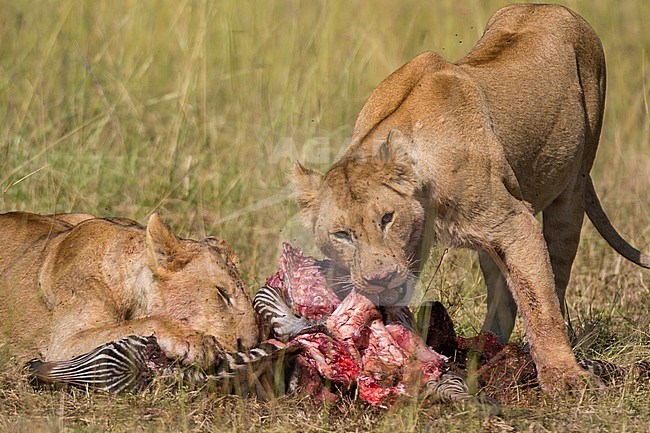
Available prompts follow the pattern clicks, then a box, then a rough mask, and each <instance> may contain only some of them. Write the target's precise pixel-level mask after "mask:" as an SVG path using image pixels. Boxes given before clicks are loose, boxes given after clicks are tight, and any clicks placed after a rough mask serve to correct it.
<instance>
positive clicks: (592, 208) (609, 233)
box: [585, 176, 650, 269]
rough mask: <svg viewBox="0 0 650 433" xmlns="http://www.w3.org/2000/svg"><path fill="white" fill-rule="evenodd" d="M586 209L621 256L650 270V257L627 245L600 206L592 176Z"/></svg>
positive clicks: (595, 224) (603, 235)
mask: <svg viewBox="0 0 650 433" xmlns="http://www.w3.org/2000/svg"><path fill="white" fill-rule="evenodd" d="M585 207H586V211H587V216H588V217H589V219H590V220H591V222H592V223H593V224H594V226H596V230H598V233H600V235H601V236H602V237H603V238H604V239H605V240H606V241H607V243H608V244H609V245H610V246H611V247H612V248H614V249H615V250H616V251H617V252H618V253H619V254H620V255H622V256H623V257H625V258H626V259H628V260H629V261H631V262H632V263H635V264H637V265H639V266H642V267H644V268H648V269H650V255H648V254H644V253H642V252H641V251H639V250H637V249H636V248H634V247H633V246H632V245H630V244H629V243H627V241H626V240H625V239H623V238H622V237H621V235H619V234H618V232H617V231H616V229H615V228H614V226H612V223H611V222H610V221H609V218H607V214H605V211H604V210H603V207H602V206H601V205H600V200H598V196H597V195H596V190H594V184H593V182H592V181H591V176H587V189H586V194H585Z"/></svg>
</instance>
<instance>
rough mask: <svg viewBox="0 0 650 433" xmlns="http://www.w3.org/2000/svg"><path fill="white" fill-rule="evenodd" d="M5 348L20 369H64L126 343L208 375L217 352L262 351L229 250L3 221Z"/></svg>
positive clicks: (143, 232)
mask: <svg viewBox="0 0 650 433" xmlns="http://www.w3.org/2000/svg"><path fill="white" fill-rule="evenodd" d="M0 238H1V239H2V240H3V241H2V248H0V318H1V319H0V343H5V344H8V347H9V350H10V351H11V353H12V354H13V355H15V356H16V357H17V359H18V360H21V361H26V360H28V359H30V358H34V357H38V358H41V359H43V360H45V361H53V360H65V359H69V358H72V357H74V356H77V355H80V354H83V353H86V352H89V351H91V350H93V349H94V348H96V347H98V346H100V345H103V344H105V343H108V342H112V341H117V340H120V339H122V338H125V337H127V336H129V335H141V336H150V335H154V336H155V337H156V339H157V341H158V344H159V345H160V347H161V349H162V350H163V352H164V353H165V355H166V356H167V357H169V358H171V359H177V360H179V361H180V362H182V363H183V364H194V365H199V366H206V367H208V366H210V365H211V364H212V362H213V361H214V357H215V355H216V353H217V352H218V351H219V348H222V349H225V350H230V351H234V350H238V349H245V348H250V347H252V346H254V345H256V344H257V342H258V328H257V318H256V314H255V312H254V310H253V308H252V304H251V299H250V296H249V293H248V290H247V289H246V287H244V284H243V283H242V280H241V279H240V277H239V274H238V270H237V266H236V257H235V256H234V254H233V253H232V251H231V250H230V247H229V246H228V245H227V244H226V243H225V242H223V241H220V240H217V239H215V238H206V239H203V240H201V241H193V240H183V239H179V238H178V237H177V236H176V235H174V233H172V232H171V230H170V229H169V227H167V226H166V225H165V224H164V223H163V222H162V221H161V219H160V218H159V217H158V215H157V214H154V215H152V216H151V218H150V219H149V222H148V224H147V227H146V228H143V227H141V226H140V225H138V224H137V223H135V222H133V221H130V220H127V219H101V218H93V217H92V216H91V215H84V214H69V215H61V216H51V217H48V216H41V215H35V214H31V213H22V212H14V213H7V214H2V215H0Z"/></svg>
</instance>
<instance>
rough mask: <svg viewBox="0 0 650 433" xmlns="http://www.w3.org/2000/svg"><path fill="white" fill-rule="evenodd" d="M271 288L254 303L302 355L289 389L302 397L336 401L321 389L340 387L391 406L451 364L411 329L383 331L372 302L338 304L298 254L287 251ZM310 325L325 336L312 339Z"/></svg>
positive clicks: (356, 298)
mask: <svg viewBox="0 0 650 433" xmlns="http://www.w3.org/2000/svg"><path fill="white" fill-rule="evenodd" d="M266 285H267V286H269V287H263V288H262V289H260V292H258V295H257V296H256V300H255V302H254V305H255V308H256V309H257V310H258V312H259V313H260V315H261V316H262V318H263V319H265V320H267V321H268V322H269V323H270V324H272V325H273V329H274V330H277V331H278V332H279V333H280V334H281V335H280V334H278V335H277V337H278V338H280V339H283V338H285V341H286V336H287V335H286V333H282V332H283V330H285V329H291V330H292V331H291V332H292V337H291V339H290V341H289V342H288V344H287V345H288V346H295V345H299V346H301V347H302V348H303V349H304V352H303V353H301V354H300V355H298V357H297V361H296V368H295V370H294V373H293V377H292V378H291V380H290V384H291V385H290V387H291V388H293V389H295V390H298V391H302V393H303V394H305V395H306V394H310V395H312V396H315V397H316V398H320V399H323V400H326V401H332V399H333V398H334V396H335V395H336V394H334V393H333V392H332V391H331V390H330V388H331V387H330V388H327V387H324V386H323V383H329V384H333V385H336V386H335V388H336V390H337V391H339V392H347V391H349V390H351V389H352V388H354V386H355V385H356V387H357V389H358V394H359V396H360V397H361V398H362V399H363V400H364V401H366V402H368V403H370V404H372V405H376V406H382V407H388V406H390V405H391V404H392V403H394V402H395V401H396V400H397V399H398V398H399V397H400V396H402V395H406V394H410V393H411V392H415V393H417V391H418V390H419V389H420V388H421V387H422V386H423V385H424V384H425V383H426V382H427V381H432V380H436V379H438V378H439V377H440V375H441V374H442V372H443V367H444V363H445V362H446V357H444V356H442V355H439V354H438V353H436V352H435V351H433V350H432V349H431V348H429V347H427V346H426V344H425V343H424V341H423V340H422V339H421V338H420V337H419V336H418V335H417V334H415V333H414V332H413V331H412V330H411V329H410V328H407V327H405V326H403V325H402V324H399V323H391V324H389V325H385V324H384V322H383V320H382V314H381V313H380V311H379V310H378V309H377V307H375V306H374V305H373V303H372V302H371V301H370V300H369V299H368V298H366V297H365V296H363V295H362V294H360V293H357V292H356V291H355V290H352V291H351V292H350V293H349V294H348V296H347V297H346V298H345V299H344V300H343V301H342V302H341V301H339V299H338V297H337V296H336V294H335V293H334V291H333V290H332V289H331V288H330V287H329V286H328V285H327V280H326V277H325V275H324V274H323V272H322V270H321V269H320V268H319V267H318V266H317V265H316V262H315V260H314V259H313V258H311V257H305V256H303V255H302V253H301V251H300V250H299V249H298V248H293V247H291V246H290V245H289V244H284V245H283V254H282V257H281V258H280V269H279V270H278V272H277V273H276V274H275V275H273V276H272V277H271V278H269V279H267V281H266ZM274 287H275V288H276V289H281V291H282V294H283V296H279V295H278V290H274V289H273V288H274ZM285 301H288V303H289V306H288V307H287V306H286V305H284V304H283V303H284V302H285ZM305 319H309V320H312V321H314V320H316V321H318V323H321V324H322V325H324V326H323V328H324V329H323V331H324V332H325V333H323V332H314V327H313V326H308V324H309V323H310V322H309V321H307V320H305ZM300 327H302V328H303V332H299V331H300ZM297 328H298V332H296V329H297ZM272 336H273V335H272Z"/></svg>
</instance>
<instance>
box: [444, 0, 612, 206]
mask: <svg viewBox="0 0 650 433" xmlns="http://www.w3.org/2000/svg"><path fill="white" fill-rule="evenodd" d="M456 64H457V65H459V66H460V67H461V69H462V70H464V71H466V72H467V73H468V74H469V75H470V76H471V77H472V78H473V79H474V80H476V82H477V83H478V84H479V85H480V87H481V89H482V90H483V92H484V95H485V98H486V102H487V106H489V116H490V118H491V120H492V122H493V128H494V131H495V133H496V135H497V137H498V138H499V142H500V143H501V145H502V146H503V148H504V150H505V154H506V158H507V160H508V163H509V165H510V166H511V167H512V169H513V171H514V172H515V175H516V176H517V179H518V180H519V185H520V187H521V191H522V193H523V198H524V199H525V200H526V201H528V202H529V203H531V205H533V208H534V209H535V211H539V210H541V209H544V208H545V207H546V206H548V204H549V203H550V202H551V201H552V200H553V199H554V198H555V196H556V195H557V194H558V193H559V191H558V187H562V186H563V185H565V183H564V182H565V181H564V179H566V178H567V177H569V176H570V174H571V173H572V172H573V171H574V170H575V168H576V165H577V166H578V167H577V168H578V169H579V170H582V171H583V172H584V173H588V172H589V168H590V167H591V165H592V163H593V160H594V158H595V155H596V148H597V146H598V138H599V136H600V129H601V123H602V115H603V108H604V101H605V75H606V74H605V56H604V53H603V48H602V45H601V43H600V39H599V38H598V35H597V34H596V32H595V31H594V30H593V28H592V27H591V26H590V25H589V24H588V23H587V22H586V21H585V20H584V19H582V18H581V17H580V16H579V15H578V14H576V13H575V12H573V11H571V10H569V9H567V8H565V7H564V6H560V5H545V4H525V5H524V4H521V5H511V6H507V7H504V8H503V9H500V10H499V11H498V12H496V13H495V14H494V15H493V17H492V18H491V19H490V21H489V22H488V24H487V27H486V29H485V32H484V34H483V36H482V37H481V39H480V41H479V42H478V43H477V44H476V46H475V47H474V48H473V49H472V51H471V52H470V53H469V54H467V56H465V57H464V58H462V59H461V60H459V61H458V62H457V63H456ZM583 119H584V121H586V122H584V121H582V120H583ZM578 120H580V121H578ZM549 132H550V133H549ZM549 144H552V146H553V147H552V148H550V149H549ZM551 149H552V150H551ZM531 154H535V155H536V154H543V158H531ZM540 161H541V162H540Z"/></svg>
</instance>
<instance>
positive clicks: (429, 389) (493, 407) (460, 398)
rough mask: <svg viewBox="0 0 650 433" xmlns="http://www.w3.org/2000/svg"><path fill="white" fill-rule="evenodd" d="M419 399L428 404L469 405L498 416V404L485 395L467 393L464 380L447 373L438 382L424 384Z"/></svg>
mask: <svg viewBox="0 0 650 433" xmlns="http://www.w3.org/2000/svg"><path fill="white" fill-rule="evenodd" d="M420 397H421V398H422V399H423V400H427V401H429V402H430V403H471V404H476V405H478V406H480V407H482V408H484V409H486V410H487V411H489V412H491V413H494V414H498V413H499V403H498V402H497V401H496V400H494V399H492V398H490V397H488V396H485V395H473V394H471V393H470V392H469V389H468V387H467V383H466V382H465V379H463V378H462V377H461V376H459V375H457V374H455V373H452V372H450V371H447V372H445V373H443V374H442V375H441V376H440V377H439V378H438V380H432V381H429V382H427V383H426V385H425V386H424V389H423V390H422V392H421V394H420Z"/></svg>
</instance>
